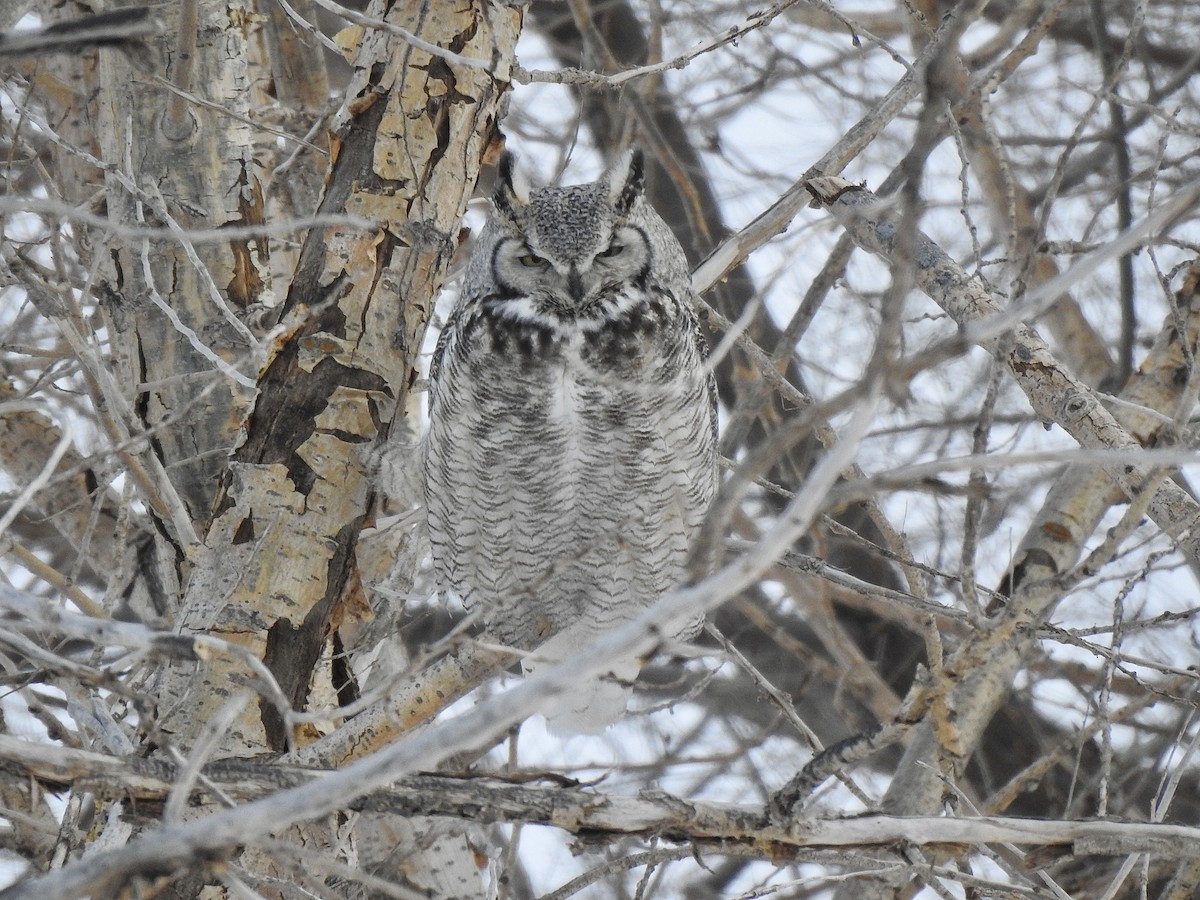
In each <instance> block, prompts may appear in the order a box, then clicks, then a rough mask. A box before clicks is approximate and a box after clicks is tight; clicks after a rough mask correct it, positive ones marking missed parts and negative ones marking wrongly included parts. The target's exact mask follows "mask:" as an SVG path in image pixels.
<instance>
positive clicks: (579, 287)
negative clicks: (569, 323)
mask: <svg viewBox="0 0 1200 900" xmlns="http://www.w3.org/2000/svg"><path fill="white" fill-rule="evenodd" d="M567 293H568V294H570V295H571V299H572V300H574V301H575V302H576V303H582V302H583V295H584V287H583V276H582V275H581V274H580V273H579V269H578V268H577V267H576V266H571V268H570V269H568V270H567Z"/></svg>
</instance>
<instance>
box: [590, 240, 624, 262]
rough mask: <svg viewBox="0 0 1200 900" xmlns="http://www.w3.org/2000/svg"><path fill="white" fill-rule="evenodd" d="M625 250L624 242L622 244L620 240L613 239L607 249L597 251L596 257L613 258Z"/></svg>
mask: <svg viewBox="0 0 1200 900" xmlns="http://www.w3.org/2000/svg"><path fill="white" fill-rule="evenodd" d="M624 250H625V245H624V244H622V243H621V242H620V241H613V242H612V243H611V244H609V245H608V247H607V248H606V249H604V250H601V251H600V252H599V253H597V254H596V257H597V258H598V259H612V257H614V256H620V255H621V253H622V252H623V251H624Z"/></svg>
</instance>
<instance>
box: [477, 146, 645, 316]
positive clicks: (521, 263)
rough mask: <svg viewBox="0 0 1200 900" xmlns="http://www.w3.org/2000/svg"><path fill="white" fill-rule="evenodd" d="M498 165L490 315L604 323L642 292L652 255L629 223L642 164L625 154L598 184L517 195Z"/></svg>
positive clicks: (508, 167)
mask: <svg viewBox="0 0 1200 900" xmlns="http://www.w3.org/2000/svg"><path fill="white" fill-rule="evenodd" d="M512 174H513V173H512V163H511V160H510V159H509V158H508V157H506V158H505V160H503V161H502V162H501V166H500V172H499V182H498V186H497V190H496V195H495V198H494V203H495V215H494V216H493V227H495V228H496V229H497V231H498V237H497V240H496V242H495V244H494V245H493V246H492V247H491V276H492V282H493V284H494V285H495V293H493V294H492V295H491V296H490V297H489V298H488V301H487V302H488V305H489V306H490V307H491V308H492V310H493V311H494V312H496V313H499V314H500V315H503V316H504V317H506V318H512V319H517V320H522V321H527V322H534V321H536V322H539V323H543V324H550V325H553V324H562V323H564V322H581V323H583V324H585V325H586V323H587V322H588V321H589V320H590V321H599V320H602V319H605V318H610V319H611V318H612V317H614V316H619V315H621V314H622V313H624V312H625V311H626V309H627V307H629V306H631V305H632V304H634V303H636V302H637V301H638V299H639V297H640V296H641V295H642V293H643V290H642V289H644V287H645V282H646V279H647V277H648V275H649V272H650V270H651V265H652V263H653V254H654V250H653V247H652V244H651V242H650V240H649V238H648V236H647V234H646V231H645V230H644V229H643V228H642V227H641V225H640V224H639V222H638V221H637V218H636V215H635V212H636V211H637V210H638V209H639V205H640V203H641V201H642V193H643V174H642V160H641V156H640V154H638V153H634V154H631V155H630V156H629V158H628V159H627V160H626V161H625V162H624V164H623V165H618V166H617V168H616V169H614V170H613V171H612V172H610V173H609V175H608V176H607V177H606V178H604V179H601V180H600V181H596V182H592V183H590V184H582V185H573V186H571V187H565V188H562V187H545V188H540V189H539V190H536V191H534V192H533V193H532V194H531V195H530V196H528V197H525V196H523V194H522V193H521V192H520V191H518V189H516V188H515V187H514V186H513V180H512Z"/></svg>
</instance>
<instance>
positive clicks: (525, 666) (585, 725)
mask: <svg viewBox="0 0 1200 900" xmlns="http://www.w3.org/2000/svg"><path fill="white" fill-rule="evenodd" d="M587 643H589V641H587V640H583V641H580V638H579V636H577V635H569V634H565V633H561V632H560V633H559V634H557V635H555V636H554V637H552V638H551V639H550V640H548V641H547V642H546V643H544V644H543V645H542V646H541V647H539V648H538V649H537V652H536V654H535V656H532V657H529V658H527V659H525V660H524V661H523V662H522V663H521V668H522V670H523V671H524V672H525V674H526V675H532V674H533V673H534V672H536V671H538V670H539V669H541V668H543V667H549V666H552V665H555V664H556V663H559V662H562V661H564V660H568V659H578V658H579V656H580V651H582V650H583V649H584V645H585V644H587ZM640 670H641V662H640V660H638V659H637V658H635V657H628V658H624V659H617V660H614V661H613V663H612V665H611V666H609V667H608V668H607V669H605V670H604V671H603V672H602V673H601V674H600V675H598V676H595V677H593V678H591V679H588V681H587V682H586V683H581V684H579V685H577V686H576V687H575V688H574V689H573V690H572V691H571V692H570V693H568V694H565V695H562V696H559V697H555V698H554V700H553V701H550V702H549V703H548V704H547V706H546V708H544V709H543V710H542V714H543V715H544V716H545V717H546V728H547V729H548V730H549V731H550V733H551V734H555V735H560V736H565V735H570V734H600V733H601V732H602V731H604V729H605V728H607V727H608V726H609V725H611V724H612V723H613V722H615V721H617V719H619V718H620V717H621V716H622V715H623V714H624V713H625V708H626V706H627V704H628V702H629V695H630V694H632V693H633V682H634V681H635V680H636V679H637V676H638V672H639V671H640Z"/></svg>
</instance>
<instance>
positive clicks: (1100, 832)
mask: <svg viewBox="0 0 1200 900" xmlns="http://www.w3.org/2000/svg"><path fill="white" fill-rule="evenodd" d="M0 759H2V760H4V761H5V762H6V763H8V764H9V765H16V766H18V767H20V768H21V769H23V770H24V772H25V773H27V774H28V775H30V776H32V777H34V778H36V779H38V780H39V781H41V782H42V783H43V784H44V785H47V786H50V787H57V786H65V785H67V784H73V785H76V786H79V785H80V784H81V783H82V784H85V785H86V786H87V787H88V788H89V789H98V788H102V787H107V789H108V791H110V792H114V793H120V794H122V795H124V796H127V797H131V798H134V799H138V800H140V801H156V800H158V801H161V800H165V799H166V797H167V795H168V794H169V793H170V791H171V788H172V786H173V783H174V777H175V767H174V766H172V765H170V764H169V763H166V762H163V761H157V760H146V759H138V758H133V759H121V758H118V757H112V756H106V755H105V754H101V753H94V752H90V751H86V750H75V749H72V748H68V747H62V746H56V745H47V744H43V743H37V742H33V741H22V740H18V739H16V738H12V737H7V736H3V735H0ZM203 775H204V779H203V780H204V782H205V783H208V784H210V785H212V786H213V787H214V788H219V789H221V790H222V791H223V792H224V793H225V794H226V795H227V796H229V797H231V798H235V799H251V798H254V797H256V796H263V795H265V794H269V793H276V792H279V796H280V797H281V798H283V797H285V796H286V794H287V791H288V789H289V787H300V786H302V785H305V784H310V783H314V782H319V781H320V780H321V779H322V778H325V777H327V775H326V773H324V772H322V771H319V770H312V769H299V768H295V767H283V766H278V765H271V764H269V763H257V762H251V761H248V760H225V761H221V762H217V763H213V764H210V765H208V766H206V767H205V768H204V770H203ZM346 806H347V808H350V809H354V810H359V811H373V812H384V811H385V812H390V813H398V814H402V815H408V816H444V817H451V818H458V819H469V820H471V821H474V822H478V823H496V822H504V823H513V822H520V823H525V824H535V825H549V826H553V827H556V828H561V829H562V830H564V831H567V832H570V833H572V834H588V835H592V836H595V835H596V834H607V835H623V836H631V837H641V838H647V839H649V838H657V839H661V840H669V841H679V842H686V843H696V844H700V845H714V844H720V845H721V848H722V850H724V851H725V852H729V853H731V854H738V855H740V854H748V855H752V856H759V855H761V856H763V857H764V858H776V859H777V858H779V857H780V855H781V854H782V855H788V854H797V855H803V851H805V850H806V849H826V848H837V847H843V848H848V847H854V848H859V849H863V848H869V847H890V846H893V845H897V844H905V845H913V846H920V847H929V846H936V845H956V846H960V847H961V846H964V845H980V844H993V843H1011V844H1020V845H1023V846H1034V847H1069V848H1070V852H1071V853H1073V854H1075V855H1078V856H1084V855H1124V854H1130V853H1151V854H1154V855H1155V856H1157V857H1159V858H1163V859H1187V858H1192V857H1195V856H1200V828H1195V827H1189V826H1185V825H1163V824H1155V823H1148V822H1116V821H1111V820H1104V821H1078V820H1063V819H1021V818H1016V817H1012V816H980V817H971V818H950V817H943V816H878V815H864V816H855V817H849V818H840V817H833V818H828V819H817V818H812V819H799V820H796V821H794V822H791V823H788V824H786V825H780V824H778V823H774V822H771V821H769V820H768V818H767V816H766V813H765V810H764V809H763V808H761V807H746V806H733V805H730V804H720V803H702V802H696V801H691V800H686V799H683V798H681V797H676V796H673V795H670V794H667V793H662V792H657V791H654V792H642V793H640V794H639V795H637V796H636V797H619V796H612V795H605V794H601V793H598V792H596V791H595V790H594V789H592V788H582V787H567V786H562V785H559V784H555V785H553V786H542V785H532V784H528V783H520V784H516V783H513V782H511V781H505V780H502V779H499V778H495V777H489V776H475V777H470V778H453V777H447V776H441V775H412V776H408V777H406V778H402V779H400V780H398V781H397V782H396V783H395V784H394V785H392V786H390V787H388V788H387V789H384V790H379V791H375V792H373V793H371V794H368V795H366V796H364V797H361V798H359V799H357V800H355V801H352V802H349V803H347V804H346ZM5 896H8V895H7V894H6V895H5ZM13 896H14V897H19V896H23V895H22V894H20V893H16V894H13Z"/></svg>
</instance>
